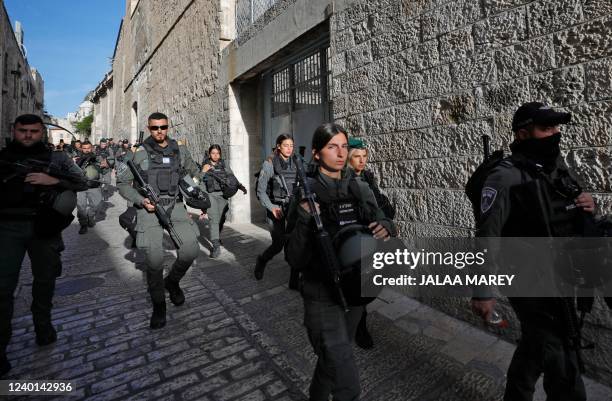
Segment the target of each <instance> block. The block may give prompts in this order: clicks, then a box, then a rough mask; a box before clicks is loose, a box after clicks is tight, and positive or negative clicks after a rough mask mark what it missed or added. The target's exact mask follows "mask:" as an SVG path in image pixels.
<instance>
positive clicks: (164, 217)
mask: <svg viewBox="0 0 612 401" xmlns="http://www.w3.org/2000/svg"><path fill="white" fill-rule="evenodd" d="M126 164H127V166H128V167H129V168H130V171H131V172H132V175H134V179H135V180H136V183H137V184H138V186H139V187H140V189H141V190H142V191H143V192H144V193H145V195H146V197H147V198H149V200H150V201H151V202H152V203H153V204H154V205H155V216H157V220H158V221H159V224H160V225H161V226H162V228H163V229H164V230H166V231H167V232H168V234H170V238H171V239H172V241H174V244H175V245H176V247H177V248H180V247H181V246H182V245H183V241H181V237H180V236H179V235H178V233H177V232H176V230H175V229H174V225H173V224H172V220H170V216H168V213H167V212H166V210H165V209H164V208H162V207H161V204H160V199H159V195H158V194H157V192H155V190H154V189H153V187H152V186H151V185H149V184H147V183H146V182H145V180H144V179H143V178H142V176H141V175H140V172H138V169H137V168H136V165H135V164H134V162H133V161H131V160H128V161H127V163H126Z"/></svg>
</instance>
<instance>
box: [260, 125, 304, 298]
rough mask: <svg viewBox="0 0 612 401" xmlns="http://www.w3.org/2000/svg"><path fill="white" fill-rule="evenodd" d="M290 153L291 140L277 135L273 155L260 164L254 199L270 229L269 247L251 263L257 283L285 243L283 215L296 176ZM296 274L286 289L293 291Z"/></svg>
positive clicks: (296, 282)
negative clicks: (262, 210) (267, 265)
mask: <svg viewBox="0 0 612 401" xmlns="http://www.w3.org/2000/svg"><path fill="white" fill-rule="evenodd" d="M292 154H293V137H291V135H289V134H281V135H279V136H278V138H276V148H275V149H274V153H273V154H272V155H271V156H270V157H269V158H268V159H266V160H265V161H264V162H263V166H262V168H261V171H260V173H259V178H258V180H257V181H258V182H257V198H258V199H259V202H260V203H261V205H262V206H263V207H264V208H266V220H267V222H268V226H269V227H270V235H271V236H272V244H271V245H270V246H269V247H268V248H266V250H265V251H263V253H262V254H261V255H258V256H257V261H256V263H255V271H254V274H255V278H256V279H257V280H261V279H262V278H263V275H264V269H265V268H266V263H268V261H270V259H272V258H273V257H274V255H276V254H277V253H279V252H280V251H282V250H283V247H284V246H285V242H286V235H287V233H286V221H285V218H286V213H287V208H288V207H289V202H290V200H291V196H292V195H293V189H294V186H295V184H296V181H297V173H296V170H295V165H294V162H293V159H292V158H291V155H292ZM298 281H299V272H298V271H296V270H295V269H291V276H290V279H289V288H291V289H294V290H297V289H298Z"/></svg>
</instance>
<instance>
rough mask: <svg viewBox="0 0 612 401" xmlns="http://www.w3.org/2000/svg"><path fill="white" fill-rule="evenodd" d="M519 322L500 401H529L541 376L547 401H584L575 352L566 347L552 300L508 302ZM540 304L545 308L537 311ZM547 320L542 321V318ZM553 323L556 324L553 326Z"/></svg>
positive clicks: (584, 395)
mask: <svg viewBox="0 0 612 401" xmlns="http://www.w3.org/2000/svg"><path fill="white" fill-rule="evenodd" d="M510 302H511V304H512V307H513V308H514V310H515V312H516V314H517V316H518V317H519V320H520V322H521V336H522V338H521V340H520V341H519V344H518V346H517V348H516V350H515V351H514V355H513V357H512V361H511V362H510V367H509V368H508V375H507V383H506V392H505V395H504V401H531V400H533V394H534V391H535V384H536V382H537V381H538V379H539V378H540V376H541V375H542V374H543V375H544V383H543V384H544V391H545V392H546V395H547V398H546V400H547V401H585V400H586V392H585V388H584V383H583V381H582V376H581V372H580V369H579V367H578V359H577V356H576V350H575V349H574V348H573V347H571V346H570V344H569V339H568V338H567V335H565V334H564V330H563V327H559V324H558V322H560V321H563V319H562V317H561V316H559V312H558V311H557V310H556V309H558V308H556V307H555V305H554V302H555V300H554V299H552V298H551V299H548V300H544V301H541V302H540V303H536V302H537V301H534V300H533V299H529V298H522V299H521V298H512V299H511V300H510ZM542 303H546V304H548V305H547V306H545V307H544V308H540V306H542ZM546 315H548V316H551V317H552V318H553V319H548V320H547V319H546V318H545V317H543V316H546ZM555 322H557V323H555Z"/></svg>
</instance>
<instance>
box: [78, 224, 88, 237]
mask: <svg viewBox="0 0 612 401" xmlns="http://www.w3.org/2000/svg"><path fill="white" fill-rule="evenodd" d="M85 233H87V226H81V228H79V234H81V235H83V234H85Z"/></svg>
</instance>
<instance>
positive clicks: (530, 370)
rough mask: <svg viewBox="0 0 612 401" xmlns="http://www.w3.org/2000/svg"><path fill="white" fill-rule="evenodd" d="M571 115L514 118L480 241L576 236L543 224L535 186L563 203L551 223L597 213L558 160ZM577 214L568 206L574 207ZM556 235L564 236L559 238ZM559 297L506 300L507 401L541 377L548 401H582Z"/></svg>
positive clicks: (538, 111) (477, 303)
mask: <svg viewBox="0 0 612 401" xmlns="http://www.w3.org/2000/svg"><path fill="white" fill-rule="evenodd" d="M570 119H571V115H570V114H568V113H560V112H557V111H555V110H553V109H552V108H550V107H548V106H546V105H544V104H542V103H538V102H531V103H526V104H523V105H522V106H521V107H519V108H518V109H517V111H516V113H515V114H514V117H513V119H512V130H513V131H514V135H515V136H514V142H513V143H512V144H511V145H510V149H511V150H512V155H511V156H510V157H508V158H506V159H504V160H503V161H501V162H500V163H499V164H498V165H497V166H496V167H494V168H493V169H492V170H491V171H490V173H489V175H488V177H487V178H486V180H485V182H484V186H483V188H482V194H481V199H480V216H479V218H478V219H477V235H478V236H481V237H502V236H503V237H541V236H542V237H543V236H549V235H553V236H579V235H581V233H579V232H570V231H567V228H568V225H566V224H564V225H563V227H561V226H559V227H554V226H550V225H547V224H545V223H544V221H546V220H547V219H544V218H543V216H542V213H541V212H540V210H541V208H540V207H538V204H537V202H536V201H534V199H536V198H537V196H531V197H526V196H528V195H526V194H528V192H526V191H524V188H527V186H528V185H529V183H530V182H532V181H534V180H536V179H538V180H540V181H541V182H542V183H543V185H544V186H545V187H544V188H545V189H546V191H547V192H548V193H549V195H550V199H551V200H552V201H555V202H556V201H561V202H564V203H565V204H566V205H567V206H569V207H565V208H563V209H564V210H565V212H564V213H567V214H568V215H567V216H557V217H559V218H555V219H554V220H555V221H559V222H563V221H565V222H567V221H569V222H571V223H572V224H571V226H574V223H577V225H579V224H578V223H579V220H583V219H586V218H588V217H589V214H592V213H593V212H594V209H595V203H594V201H593V197H592V196H591V195H590V194H588V193H585V192H580V191H578V192H579V193H575V190H573V191H570V190H568V188H570V187H573V188H579V186H578V185H577V183H576V182H575V181H574V180H573V178H571V176H570V174H569V171H568V170H567V168H566V167H565V166H563V163H562V161H561V158H560V149H559V143H560V141H561V132H560V129H559V125H560V124H567V123H569V122H570ZM574 205H575V206H576V207H573V206H574ZM577 225H576V226H577ZM558 229H561V230H562V231H559V230H558ZM561 301H562V300H561V299H559V298H510V304H511V305H512V307H513V309H514V311H515V312H516V315H517V316H518V318H519V321H520V323H521V339H520V341H519V344H518V346H517V348H516V351H515V352H514V356H513V358H512V362H511V363H510V366H509V368H508V374H507V383H506V390H505V395H504V400H505V401H527V400H532V399H533V393H534V386H535V383H536V381H537V380H538V378H539V377H540V375H541V374H544V390H545V391H546V394H547V400H551V401H552V400H572V401H581V400H586V394H585V389H584V384H583V382H582V377H581V372H580V369H579V363H578V361H577V356H576V349H572V348H573V347H572V346H571V344H570V341H569V338H568V333H567V330H566V327H565V324H564V322H565V321H566V318H567V317H566V312H564V311H563V307H564V306H563V304H562V302H561ZM494 308H495V299H493V298H475V299H473V300H472V309H473V310H474V312H475V313H477V314H479V315H480V316H481V317H483V319H485V320H489V319H490V318H491V314H492V313H493V311H494Z"/></svg>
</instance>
